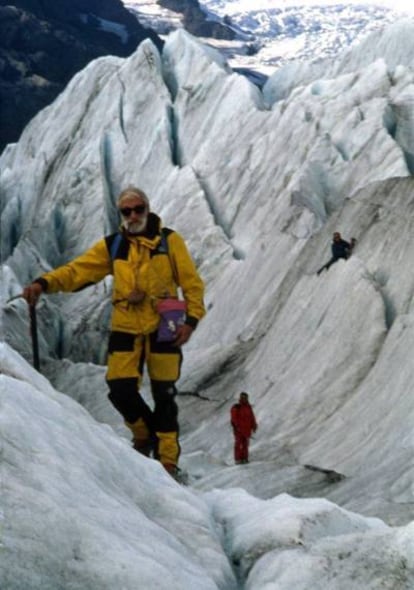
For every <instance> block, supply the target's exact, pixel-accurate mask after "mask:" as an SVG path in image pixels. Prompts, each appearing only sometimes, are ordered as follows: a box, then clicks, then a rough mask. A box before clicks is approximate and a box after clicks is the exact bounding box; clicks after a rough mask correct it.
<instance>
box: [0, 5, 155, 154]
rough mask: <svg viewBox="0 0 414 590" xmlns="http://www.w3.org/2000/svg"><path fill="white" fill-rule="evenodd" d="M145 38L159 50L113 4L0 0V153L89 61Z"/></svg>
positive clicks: (130, 47) (122, 53) (126, 50)
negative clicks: (11, 1) (11, 2)
mask: <svg viewBox="0 0 414 590" xmlns="http://www.w3.org/2000/svg"><path fill="white" fill-rule="evenodd" d="M147 37H149V38H151V39H152V40H153V41H154V43H155V45H156V46H158V47H160V46H161V44H162V42H161V40H160V39H159V37H158V36H157V35H156V33H154V32H153V31H151V30H148V29H144V28H143V27H142V26H141V25H140V24H139V22H138V21H137V19H136V18H134V16H133V15H132V14H131V13H130V12H129V11H128V10H127V9H126V8H125V7H124V5H123V4H122V2H120V1H119V0H59V2H42V1H41V0H15V1H14V2H13V4H10V2H9V1H8V0H0V104H1V109H0V151H2V150H3V148H4V146H5V145H6V144H7V143H11V142H15V141H17V139H18V137H19V136H20V134H21V132H22V130H23V128H24V127H25V125H26V124H27V123H28V121H29V120H30V119H31V118H32V117H33V116H34V115H35V114H36V113H37V112H38V111H39V110H40V109H42V108H43V107H45V106H46V105H48V104H50V103H51V102H52V100H53V99H54V98H56V96H57V95H58V94H59V93H60V92H61V91H62V90H63V88H64V87H65V86H66V84H67V83H68V81H69V80H70V79H71V78H72V76H73V75H74V74H75V73H76V72H78V71H79V70H81V69H82V68H83V67H85V66H86V65H87V64H88V63H89V62H90V61H91V60H93V59H95V58H97V57H100V56H103V55H108V54H111V55H118V56H122V57H126V56H128V55H130V54H131V53H132V52H133V51H134V50H135V49H136V47H137V46H138V45H139V43H140V42H141V41H142V40H143V39H145V38H147Z"/></svg>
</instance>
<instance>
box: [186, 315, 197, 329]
mask: <svg viewBox="0 0 414 590" xmlns="http://www.w3.org/2000/svg"><path fill="white" fill-rule="evenodd" d="M184 323H185V324H187V326H191V327H192V328H193V330H195V329H196V328H197V324H198V319H197V318H194V317H193V316H191V315H188V316H187V317H186V319H185V322H184Z"/></svg>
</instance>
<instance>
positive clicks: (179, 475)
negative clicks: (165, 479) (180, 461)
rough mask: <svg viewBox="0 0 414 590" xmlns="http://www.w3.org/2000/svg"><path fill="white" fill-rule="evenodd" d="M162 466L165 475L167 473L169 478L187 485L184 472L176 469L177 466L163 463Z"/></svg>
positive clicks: (186, 477)
mask: <svg viewBox="0 0 414 590" xmlns="http://www.w3.org/2000/svg"><path fill="white" fill-rule="evenodd" d="M162 466H163V467H164V469H165V471H167V473H169V474H170V475H171V477H172V478H173V479H175V481H176V482H178V483H182V484H184V485H187V483H188V476H187V474H186V473H185V472H184V471H182V470H181V469H180V468H179V467H177V465H174V464H173V463H163V465H162Z"/></svg>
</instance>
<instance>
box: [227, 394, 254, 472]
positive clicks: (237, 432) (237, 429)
mask: <svg viewBox="0 0 414 590" xmlns="http://www.w3.org/2000/svg"><path fill="white" fill-rule="evenodd" d="M230 418H231V425H232V428H233V434H234V460H235V462H236V463H237V464H240V463H248V462H249V440H250V437H251V435H252V432H256V430H257V422H256V417H255V415H254V412H253V409H252V406H251V405H250V404H249V395H248V394H247V393H246V392H245V391H243V392H242V393H241V394H240V397H239V401H238V403H237V404H234V405H233V406H232V408H231V411H230Z"/></svg>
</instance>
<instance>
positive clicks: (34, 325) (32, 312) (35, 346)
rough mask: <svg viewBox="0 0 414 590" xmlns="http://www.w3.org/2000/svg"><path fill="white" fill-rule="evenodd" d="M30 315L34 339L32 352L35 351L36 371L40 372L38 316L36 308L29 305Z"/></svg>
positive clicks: (31, 331) (34, 364) (31, 333)
mask: <svg viewBox="0 0 414 590" xmlns="http://www.w3.org/2000/svg"><path fill="white" fill-rule="evenodd" d="M29 315H30V336H31V338H32V351H33V366H34V368H35V369H36V371H39V370H40V359H39V341H38V338H37V316H36V306H35V305H29Z"/></svg>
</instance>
